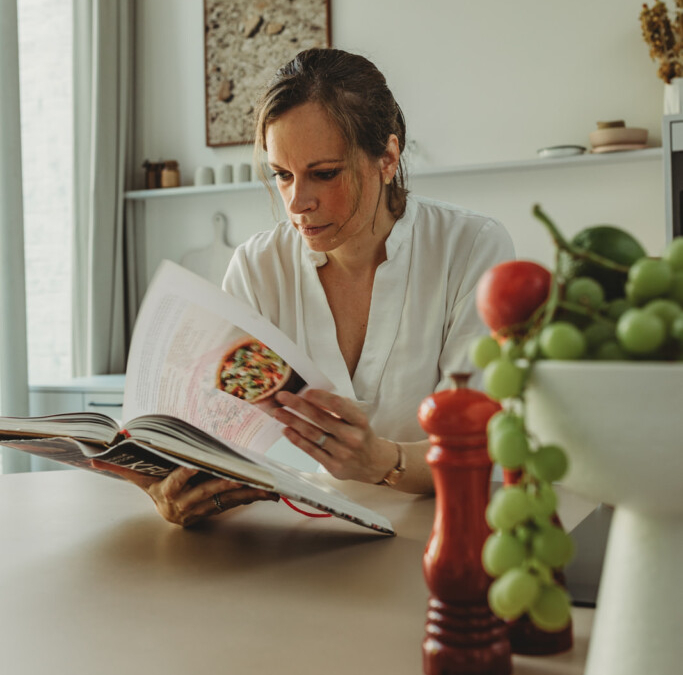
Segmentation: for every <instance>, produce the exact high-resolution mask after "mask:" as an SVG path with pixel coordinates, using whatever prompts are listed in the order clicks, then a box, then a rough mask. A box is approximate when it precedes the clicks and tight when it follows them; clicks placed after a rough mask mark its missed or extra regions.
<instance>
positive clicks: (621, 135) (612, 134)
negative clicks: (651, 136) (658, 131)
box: [588, 127, 647, 148]
mask: <svg viewBox="0 0 683 675" xmlns="http://www.w3.org/2000/svg"><path fill="white" fill-rule="evenodd" d="M588 139H589V140H590V142H591V145H592V146H593V148H599V147H601V146H603V145H622V144H623V145H645V144H646V143H647V129H638V128H635V127H607V128H606V129H596V130H595V131H591V132H590V133H589V134H588Z"/></svg>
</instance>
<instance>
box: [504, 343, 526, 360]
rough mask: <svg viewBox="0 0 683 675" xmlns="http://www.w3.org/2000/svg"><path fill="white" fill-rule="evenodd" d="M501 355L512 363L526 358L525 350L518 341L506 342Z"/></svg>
mask: <svg viewBox="0 0 683 675" xmlns="http://www.w3.org/2000/svg"><path fill="white" fill-rule="evenodd" d="M500 352H501V354H502V355H503V356H504V357H505V358H506V359H508V360H510V361H516V360H517V359H521V358H522V357H523V356H524V350H523V349H522V345H520V344H519V342H517V341H516V340H511V339H508V340H505V342H503V344H502V345H501V348H500Z"/></svg>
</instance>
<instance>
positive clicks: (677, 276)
mask: <svg viewBox="0 0 683 675" xmlns="http://www.w3.org/2000/svg"><path fill="white" fill-rule="evenodd" d="M666 297H667V298H670V299H671V300H673V301H674V302H677V303H678V304H679V305H681V306H682V307H683V272H674V273H673V274H672V275H671V286H669V290H668V291H667V292H666Z"/></svg>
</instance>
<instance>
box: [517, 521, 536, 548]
mask: <svg viewBox="0 0 683 675" xmlns="http://www.w3.org/2000/svg"><path fill="white" fill-rule="evenodd" d="M514 532H515V536H516V537H517V539H519V541H521V542H522V544H524V545H525V546H526V545H527V544H531V539H532V538H533V536H534V534H536V530H535V529H534V528H533V527H531V526H530V525H528V524H522V525H517V527H516V528H515V530H514Z"/></svg>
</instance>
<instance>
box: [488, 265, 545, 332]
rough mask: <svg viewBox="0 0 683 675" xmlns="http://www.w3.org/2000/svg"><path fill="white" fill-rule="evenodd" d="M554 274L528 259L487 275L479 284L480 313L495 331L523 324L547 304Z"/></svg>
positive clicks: (492, 270)
mask: <svg viewBox="0 0 683 675" xmlns="http://www.w3.org/2000/svg"><path fill="white" fill-rule="evenodd" d="M551 279H552V275H551V274H550V272H549V271H548V270H547V269H546V268H545V267H543V266H541V265H538V264H537V263H535V262H530V261H528V260H510V261H508V262H504V263H500V264H499V265H496V266H495V267H492V268H491V269H489V270H487V271H486V272H484V274H483V275H482V276H481V279H480V280H479V283H478V284H477V295H476V302H477V311H478V312H479V316H480V317H481V318H482V320H483V321H484V323H485V324H486V325H487V326H488V327H489V328H490V329H491V330H492V331H493V332H494V333H497V332H498V331H500V330H501V329H509V328H512V327H513V326H517V325H520V324H524V323H525V322H526V321H528V320H529V319H530V318H531V316H532V314H533V313H534V312H535V311H536V310H537V309H538V308H539V307H540V306H541V305H542V304H543V303H544V302H545V301H546V299H547V298H548V292H549V291H550V281H551Z"/></svg>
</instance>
